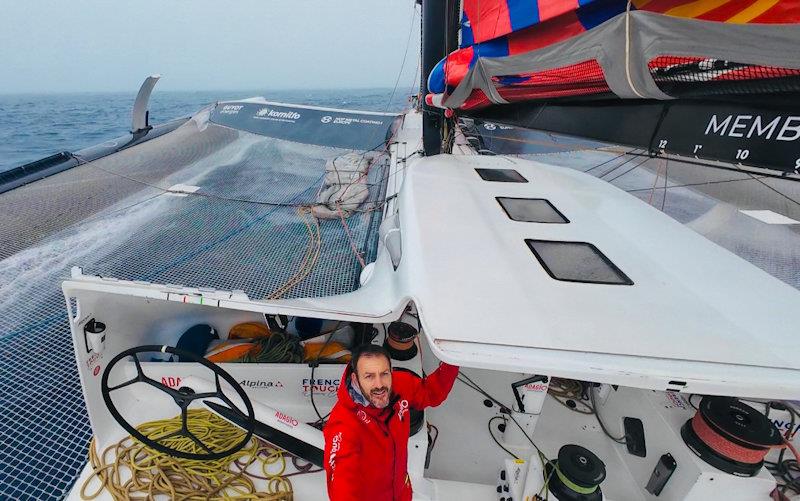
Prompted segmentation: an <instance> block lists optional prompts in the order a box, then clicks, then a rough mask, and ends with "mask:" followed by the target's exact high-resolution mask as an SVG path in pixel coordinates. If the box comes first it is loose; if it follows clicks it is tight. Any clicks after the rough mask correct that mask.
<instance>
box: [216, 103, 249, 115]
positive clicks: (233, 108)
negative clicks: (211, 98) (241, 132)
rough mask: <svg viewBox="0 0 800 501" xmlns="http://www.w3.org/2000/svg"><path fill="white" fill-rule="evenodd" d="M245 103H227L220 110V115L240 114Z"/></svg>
mask: <svg viewBox="0 0 800 501" xmlns="http://www.w3.org/2000/svg"><path fill="white" fill-rule="evenodd" d="M242 108H244V105H241V104H226V105H225V106H223V107H222V109H221V110H220V111H219V114H220V115H238V114H239V112H240V111H242Z"/></svg>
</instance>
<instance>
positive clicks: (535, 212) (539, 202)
mask: <svg viewBox="0 0 800 501" xmlns="http://www.w3.org/2000/svg"><path fill="white" fill-rule="evenodd" d="M497 202H498V203H499V204H500V206H501V207H502V208H503V210H504V211H506V214H508V217H510V218H511V219H513V220H514V221H524V222H528V223H569V219H567V218H566V217H565V216H564V214H562V213H561V212H560V211H559V210H558V209H556V208H555V206H554V205H553V204H551V203H550V201H549V200H545V199H543V198H508V197H497Z"/></svg>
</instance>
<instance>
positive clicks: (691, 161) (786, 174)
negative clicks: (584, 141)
mask: <svg viewBox="0 0 800 501" xmlns="http://www.w3.org/2000/svg"><path fill="white" fill-rule="evenodd" d="M630 154H631V155H634V156H637V157H641V156H647V157H649V156H650V154H649V153H630ZM670 157H671V158H672V159H673V160H674V161H676V162H680V163H682V164H689V165H697V166H700V167H708V168H711V169H720V170H727V171H731V172H749V171H747V170H745V169H742V168H741V167H742V164H738V166H734V165H733V164H731V165H732V166H731V167H728V166H725V165H716V164H712V163H709V162H701V161H698V160H696V159H693V158H690V157H686V156H683V155H681V154H679V153H672V154H670ZM754 167H756V168H761V169H763V168H764V167H758V166H754ZM769 170H773V171H774V170H775V169H769ZM777 172H782V173H781V174H771V173H768V172H755V173H754V174H758V175H760V176H762V177H771V178H776V179H782V180H785V181H793V182H800V176H796V175H795V176H791V177H790V174H791V173H789V172H783V171H777Z"/></svg>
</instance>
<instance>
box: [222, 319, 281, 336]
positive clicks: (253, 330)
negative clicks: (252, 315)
mask: <svg viewBox="0 0 800 501" xmlns="http://www.w3.org/2000/svg"><path fill="white" fill-rule="evenodd" d="M271 334H272V332H270V330H269V327H267V325H265V324H262V323H260V322H244V323H241V324H236V325H234V326H233V327H231V331H230V332H229V333H228V339H254V338H258V337H269V336H270V335H271Z"/></svg>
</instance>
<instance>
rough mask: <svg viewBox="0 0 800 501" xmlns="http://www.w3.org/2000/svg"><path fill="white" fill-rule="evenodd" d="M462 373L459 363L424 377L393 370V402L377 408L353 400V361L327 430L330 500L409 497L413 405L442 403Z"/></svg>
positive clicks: (399, 500) (400, 500) (402, 499)
mask: <svg viewBox="0 0 800 501" xmlns="http://www.w3.org/2000/svg"><path fill="white" fill-rule="evenodd" d="M457 375H458V367H455V366H452V365H448V364H445V363H442V364H441V365H440V366H439V368H438V369H436V370H435V371H434V372H433V373H432V374H430V375H429V376H428V377H426V378H424V379H420V378H418V377H416V376H414V375H413V374H411V373H408V372H405V371H393V372H392V400H391V402H393V404H392V405H389V407H387V408H385V409H377V408H375V407H373V406H372V405H368V406H366V407H365V406H363V405H361V404H358V403H356V402H354V401H353V398H352V397H351V396H350V393H349V391H348V388H347V381H349V380H350V366H349V365H348V366H347V368H346V369H345V371H344V375H343V376H342V380H341V383H340V384H339V391H338V398H339V401H338V402H337V403H336V405H335V406H334V408H333V411H332V412H331V417H330V419H329V420H328V423H327V424H326V425H325V429H324V434H325V476H326V479H327V481H328V497H329V498H330V500H331V501H356V500H358V501H364V500H368V501H410V500H411V481H410V480H409V478H408V473H407V471H406V466H407V460H408V435H409V432H410V425H409V422H410V421H411V419H410V417H409V412H408V408H409V407H413V408H415V409H419V410H422V409H424V408H425V407H435V406H437V405H439V404H441V403H442V402H443V401H444V399H445V398H447V395H448V393H450V390H451V389H452V387H453V383H454V382H455V379H456V376H457Z"/></svg>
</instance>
